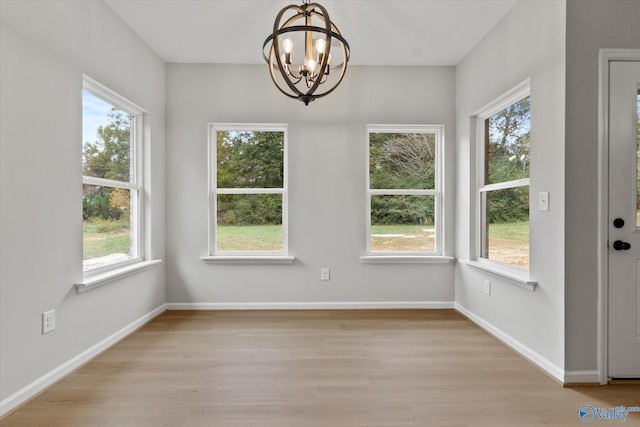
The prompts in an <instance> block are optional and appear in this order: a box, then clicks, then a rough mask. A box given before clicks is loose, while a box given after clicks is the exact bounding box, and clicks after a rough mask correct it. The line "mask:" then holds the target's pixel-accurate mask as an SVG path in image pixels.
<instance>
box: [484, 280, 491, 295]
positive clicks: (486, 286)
mask: <svg viewBox="0 0 640 427" xmlns="http://www.w3.org/2000/svg"><path fill="white" fill-rule="evenodd" d="M484 294H485V295H491V280H485V281H484Z"/></svg>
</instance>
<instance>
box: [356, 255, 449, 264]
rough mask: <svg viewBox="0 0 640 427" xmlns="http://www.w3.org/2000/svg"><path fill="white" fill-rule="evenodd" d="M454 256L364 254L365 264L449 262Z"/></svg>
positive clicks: (361, 258)
mask: <svg viewBox="0 0 640 427" xmlns="http://www.w3.org/2000/svg"><path fill="white" fill-rule="evenodd" d="M453 260H454V258H453V257H450V256H428V255H363V256H361V257H360V261H361V262H362V263H363V264H448V263H450V262H451V261H453Z"/></svg>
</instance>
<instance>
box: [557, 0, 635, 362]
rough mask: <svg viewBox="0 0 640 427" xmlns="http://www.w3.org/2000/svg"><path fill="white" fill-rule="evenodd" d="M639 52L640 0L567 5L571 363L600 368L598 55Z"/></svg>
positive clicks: (568, 347)
mask: <svg viewBox="0 0 640 427" xmlns="http://www.w3.org/2000/svg"><path fill="white" fill-rule="evenodd" d="M601 48H613V49H640V1H637V0H634V1H627V0H591V1H581V0H568V1H567V87H566V99H567V104H566V126H567V131H566V135H567V139H566V162H565V168H566V172H565V174H566V189H567V190H566V192H567V199H566V205H567V207H566V224H565V238H566V242H567V246H566V296H565V300H566V336H567V340H566V341H567V342H566V364H567V369H570V370H573V371H584V370H595V369H596V368H597V326H598V325H597V312H598V310H597V307H598V288H597V279H598V270H597V266H598V259H597V234H596V230H597V227H598V218H597V213H598V199H597V197H598V195H597V188H598V174H597V168H598V50H599V49H601Z"/></svg>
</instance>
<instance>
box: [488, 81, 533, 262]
mask: <svg viewBox="0 0 640 427" xmlns="http://www.w3.org/2000/svg"><path fill="white" fill-rule="evenodd" d="M529 107H530V97H529V85H528V82H526V84H523V85H521V86H520V87H519V88H517V89H514V91H512V92H511V93H510V94H508V95H505V97H503V98H502V99H501V100H500V101H497V102H496V103H494V104H493V105H492V106H491V107H489V108H487V109H486V110H485V111H484V112H483V113H481V114H480V115H479V116H478V129H479V131H480V132H481V134H480V135H479V136H478V141H480V142H481V144H482V145H481V146H480V147H479V149H478V152H479V160H480V167H479V170H480V176H479V178H478V182H479V185H478V200H479V205H480V206H479V217H478V221H479V226H478V229H479V230H480V239H479V244H480V245H479V246H480V258H483V259H486V260H490V261H495V262H498V263H501V264H506V265H509V266H512V267H518V268H521V269H528V268H529V168H530V129H531V114H530V108H529Z"/></svg>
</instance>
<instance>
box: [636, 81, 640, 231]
mask: <svg viewBox="0 0 640 427" xmlns="http://www.w3.org/2000/svg"><path fill="white" fill-rule="evenodd" d="M636 105H637V118H638V121H637V123H638V125H637V137H636V141H637V142H636V225H637V226H638V227H640V90H639V91H638V99H637V101H636Z"/></svg>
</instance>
